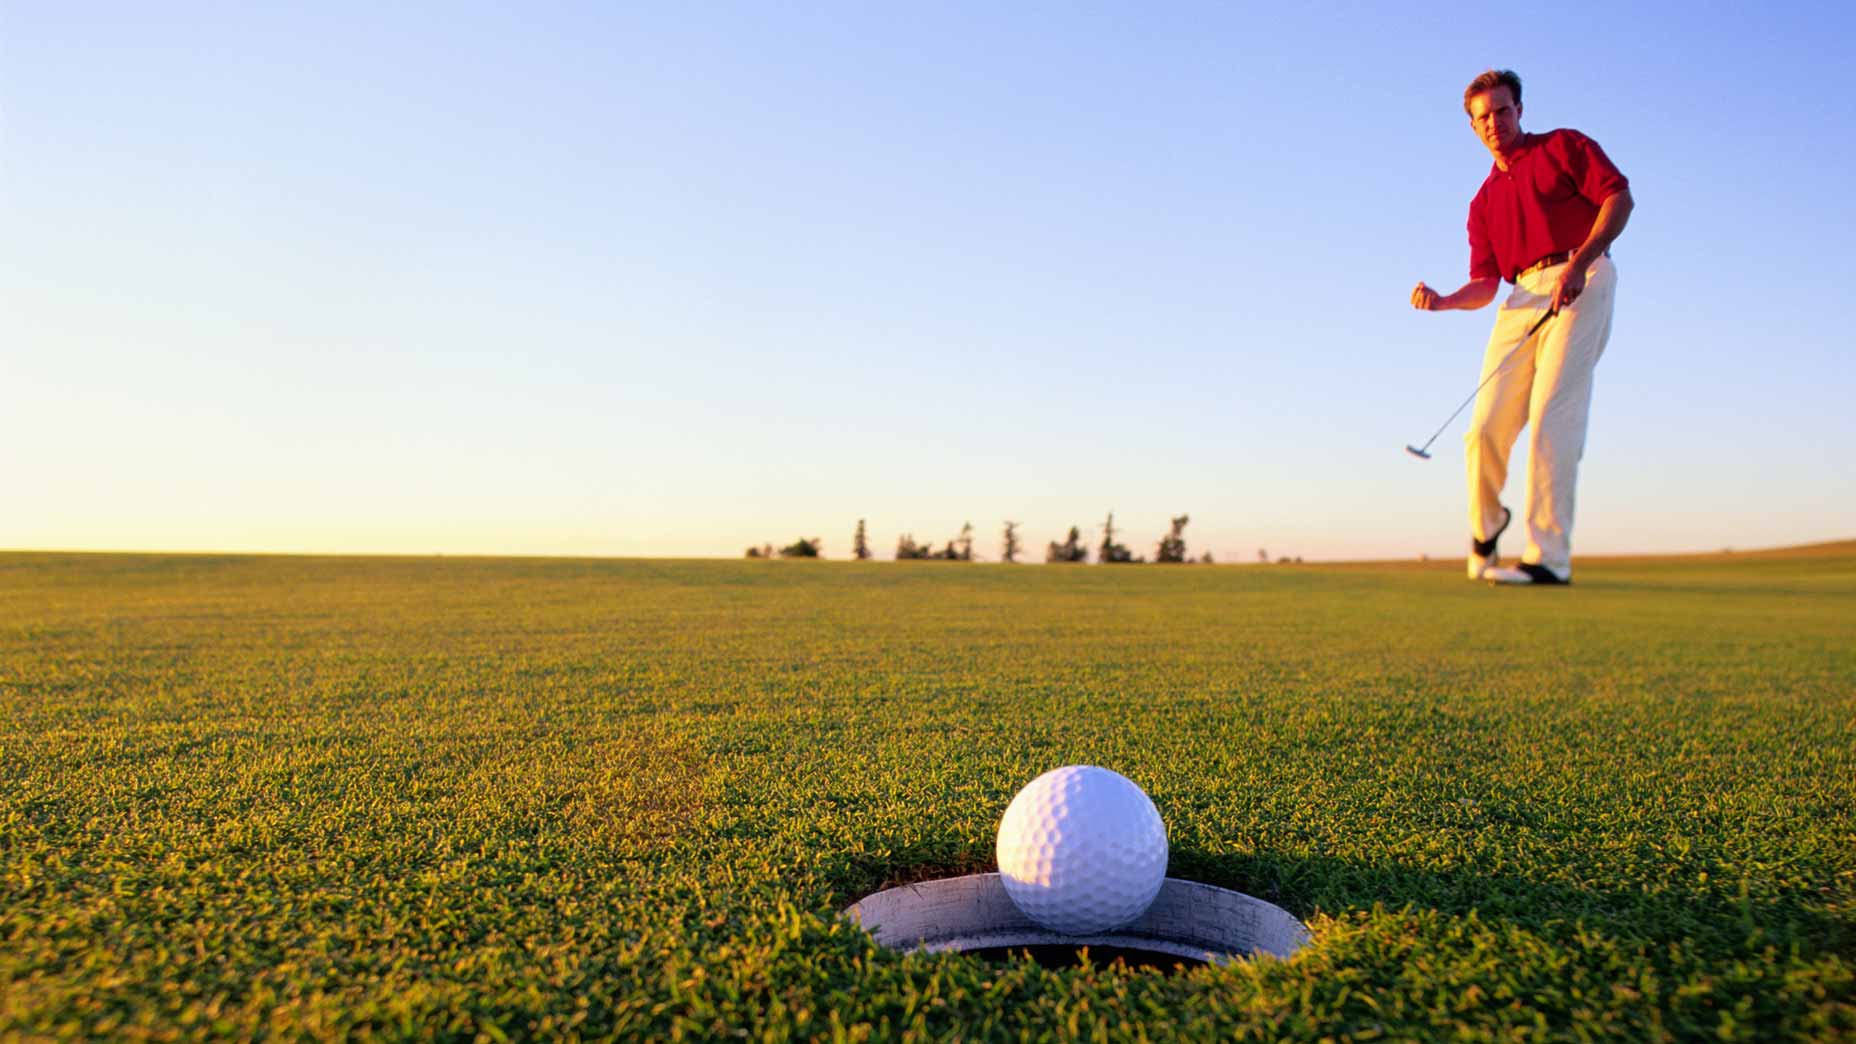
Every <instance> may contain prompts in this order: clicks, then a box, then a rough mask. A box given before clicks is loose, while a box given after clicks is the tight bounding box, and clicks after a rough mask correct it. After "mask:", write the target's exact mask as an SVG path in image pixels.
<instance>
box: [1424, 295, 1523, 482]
mask: <svg viewBox="0 0 1856 1044" xmlns="http://www.w3.org/2000/svg"><path fill="white" fill-rule="evenodd" d="M1559 312H1560V310H1559V309H1557V308H1549V309H1547V312H1546V314H1545V315H1543V316H1541V317H1540V318H1539V319H1537V320H1535V322H1534V325H1533V326H1531V327H1529V328H1528V331H1527V333H1526V334H1524V335H1522V337H1521V343H1520V344H1517V345H1515V346H1514V348H1513V349H1511V350H1510V351H1509V352H1508V355H1507V357H1506V358H1504V359H1502V361H1501V363H1500V364H1499V365H1497V366H1496V367H1495V369H1493V370H1490V371H1489V375H1488V376H1487V377H1484V378H1483V379H1482V383H1481V384H1478V385H1476V390H1475V391H1473V392H1470V393H1469V398H1467V399H1464V400H1463V405H1462V406H1458V407H1457V408H1456V413H1452V414H1451V415H1450V416H1449V418H1448V419H1447V420H1445V421H1444V422H1443V423H1442V424H1440V425H1438V427H1437V430H1436V431H1434V432H1432V433H1431V437H1430V438H1428V439H1425V440H1424V445H1423V446H1422V447H1419V446H1413V445H1411V444H1409V443H1407V444H1406V446H1405V452H1406V453H1409V454H1411V455H1412V456H1414V457H1416V458H1418V459H1419V460H1430V459H1431V443H1433V442H1436V441H1437V436H1439V435H1442V434H1443V433H1444V429H1445V428H1448V427H1449V426H1450V421H1453V420H1456V418H1457V413H1462V412H1463V410H1464V408H1465V407H1467V406H1468V405H1469V404H1470V403H1472V402H1475V401H1476V396H1478V395H1481V394H1482V389H1483V388H1484V387H1486V386H1487V385H1488V383H1489V382H1490V381H1492V380H1494V379H1495V375H1496V374H1498V373H1500V372H1502V371H1503V370H1505V369H1507V368H1508V364H1509V363H1510V362H1512V361H1513V360H1514V356H1515V353H1516V352H1519V351H1520V350H1521V349H1522V348H1525V347H1526V346H1527V342H1529V341H1531V340H1533V339H1534V335H1535V334H1536V333H1539V332H1540V328H1541V327H1543V326H1545V325H1547V320H1548V319H1551V318H1553V317H1554V316H1556V315H1558V314H1559Z"/></svg>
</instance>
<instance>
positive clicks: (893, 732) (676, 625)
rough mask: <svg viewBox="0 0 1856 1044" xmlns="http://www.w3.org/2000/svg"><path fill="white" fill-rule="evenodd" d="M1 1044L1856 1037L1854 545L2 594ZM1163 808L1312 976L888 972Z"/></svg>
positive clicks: (429, 577) (733, 567)
mask: <svg viewBox="0 0 1856 1044" xmlns="http://www.w3.org/2000/svg"><path fill="white" fill-rule="evenodd" d="M0 708H3V709H4V713H3V714H0V1039H15V1038H20V1039H31V1038H38V1037H54V1038H55V1037H63V1038H77V1037H111V1038H118V1039H173V1038H194V1039H203V1038H226V1037H252V1036H279V1037H290V1038H294V1037H324V1038H334V1037H379V1038H402V1037H432V1038H447V1039H456V1040H471V1039H477V1040H499V1039H504V1038H523V1037H536V1036H550V1037H552V1036H560V1037H619V1038H631V1039H645V1038H650V1039H701V1038H724V1039H741V1038H743V1037H745V1038H746V1039H753V1040H781V1039H791V1038H808V1037H819V1038H832V1039H853V1040H854V1039H932V1038H950V1037H967V1038H976V1039H1130V1038H1131V1039H1141V1038H1150V1039H1171V1038H1176V1037H1183V1038H1197V1039H1216V1040H1255V1041H1267V1040H1308V1041H1316V1040H1336V1041H1341V1040H1357V1041H1366V1040H1382V1039H1392V1040H1397V1039H1414V1038H1415V1039H1436V1040H1568V1041H1573V1040H1590V1039H1604V1038H1611V1039H1619V1038H1630V1039H1642V1040H1659V1039H1687V1040H1703V1039H1705V1040H1755V1041H1773V1040H1838V1039H1843V1040H1847V1039H1852V1038H1853V1037H1856V548H1851V547H1848V546H1834V547H1826V548H1821V549H1817V550H1815V551H1813V552H1812V553H1810V554H1803V555H1793V556H1778V555H1728V556H1707V557H1690V558H1683V559H1669V560H1656V559H1641V560H1615V561H1598V560H1594V561H1592V562H1589V563H1587V564H1586V565H1584V566H1582V567H1581V570H1580V573H1579V582H1578V585H1577V586H1575V587H1573V588H1571V589H1569V590H1562V591H1515V590H1493V589H1489V588H1486V587H1483V586H1481V585H1475V584H1469V583H1466V582H1464V581H1462V580H1461V579H1459V578H1458V576H1457V572H1456V566H1455V564H1454V563H1452V564H1450V565H1449V566H1447V567H1446V566H1444V565H1438V566H1434V567H1427V568H1417V567H1413V566H1410V565H1399V566H1391V565H1386V566H1375V565H1346V566H1306V567H1291V566H1272V567H1243V568H1224V567H1221V568H1211V569H1207V568H1177V569H1168V568H1160V567H1153V566H1148V567H1133V568H1128V569H1115V568H1106V567H1077V568H1063V567H1050V568H1045V567H1035V568H1033V567H1009V566H989V565H957V564H951V563H949V564H943V563H922V564H914V563H909V564H896V563H882V564H851V563H832V562H824V563H799V562H766V563H754V562H668V561H569V560H490V559H481V560H478V559H334V558H260V557H211V556H104V555H49V554H8V555H0ZM1073 762H1093V763H1098V764H1103V765H1107V766H1110V767H1113V768H1115V769H1117V770H1118V771H1121V772H1123V773H1125V774H1127V775H1129V776H1130V777H1132V778H1134V779H1135V780H1136V781H1138V782H1140V783H1141V784H1142V785H1143V786H1145V787H1146V788H1147V790H1148V791H1149V793H1150V794H1151V795H1152V796H1153V798H1154V800H1155V802H1156V804H1157V805H1158V806H1159V808H1160V810H1161V812H1162V814H1163V816H1164V817H1165V818H1166V821H1167V825H1168V829H1169V833H1170V836H1171V843H1172V853H1173V854H1172V864H1171V868H1170V872H1171V873H1172V874H1173V875H1174V876H1182V877H1188V878H1192V879H1196V880H1201V881H1207V882H1210V883H1213V884H1218V885H1223V886H1226V887H1231V888H1236V889H1239V890H1241V891H1245V892H1249V893H1251V894H1255V895H1260V896H1263V897H1265V898H1268V899H1270V900H1272V901H1274V902H1277V903H1279V904H1281V905H1283V906H1285V907H1287V908H1288V909H1289V910H1291V911H1292V912H1294V913H1295V914H1297V915H1298V916H1300V917H1303V918H1304V919H1305V920H1306V921H1308V923H1309V925H1310V928H1311V931H1312V932H1313V935H1314V940H1315V941H1314V945H1313V946H1312V947H1311V948H1310V949H1308V950H1306V951H1304V952H1303V953H1302V954H1301V955H1299V956H1297V957H1296V958H1294V959H1293V960H1289V961H1274V960H1259V961H1255V962H1248V963H1243V964H1238V965H1233V966H1227V967H1217V968H1202V969H1198V970H1195V971H1191V972H1188V973H1186V974H1181V975H1167V974H1162V973H1158V972H1154V971H1149V970H1140V969H1133V970H1130V969H1127V968H1124V967H1119V966H1106V967H1104V966H1094V967H1087V968H1080V969H1071V970H1049V969H1044V968H1040V967H1039V966H1037V965H1036V964H1034V963H1030V962H1023V961H1021V962H1018V963H1013V964H1007V965H1000V964H996V963H990V962H986V961H982V960H979V959H977V958H972V957H965V956H958V955H943V956H927V955H904V954H899V953H893V952H890V951H886V950H883V949H881V948H879V947H876V946H875V945H873V944H872V942H871V941H870V940H869V938H868V936H866V935H864V934H863V933H862V932H861V931H859V930H857V929H855V928H853V927H851V926H849V925H847V924H845V923H843V922H842V921H840V920H839V919H838V918H837V917H836V916H835V911H837V910H838V909H840V908H841V907H842V906H844V905H845V904H847V903H849V902H850V901H852V900H854V899H856V898H858V897H859V896H861V895H864V894H867V893H868V892H870V891H873V890H875V889H877V888H879V887H882V886H884V885H885V884H888V883H894V882H898V881H907V880H915V879H921V878H925V877H934V876H941V875H945V874H954V873H965V872H973V871H980V870H984V869H987V868H989V866H990V865H991V861H992V857H991V848H992V841H993V832H994V829H995V827H996V823H997V819H998V816H999V815H1000V814H1001V812H1002V811H1003V809H1004V807H1005V804H1006V802H1007V801H1008V800H1009V799H1010V797H1011V795H1012V794H1013V793H1014V791H1015V790H1016V789H1017V788H1018V787H1019V786H1020V785H1022V784H1023V783H1025V782H1026V781H1028V780H1030V779H1031V778H1032V777H1033V776H1035V775H1037V774H1038V773H1039V772H1041V771H1043V770H1044V769H1047V768H1051V767H1054V766H1056V765H1060V764H1065V763H1073Z"/></svg>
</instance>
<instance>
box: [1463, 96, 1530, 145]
mask: <svg viewBox="0 0 1856 1044" xmlns="http://www.w3.org/2000/svg"><path fill="white" fill-rule="evenodd" d="M1469 125H1470V126H1471V127H1473V128H1475V131H1476V137H1478V138H1481V139H1482V143H1483V144H1484V145H1487V146H1488V147H1489V151H1490V152H1507V151H1509V150H1510V149H1512V148H1513V147H1514V146H1515V145H1516V144H1517V143H1518V142H1519V141H1520V140H1521V106H1520V105H1519V104H1518V103H1516V102H1515V100H1514V92H1512V91H1510V90H1509V89H1508V88H1506V87H1496V88H1494V89H1492V90H1487V91H1483V92H1482V93H1481V94H1478V95H1476V96H1475V97H1473V98H1471V99H1469Z"/></svg>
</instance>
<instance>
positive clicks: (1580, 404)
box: [1411, 69, 1632, 584]
mask: <svg viewBox="0 0 1856 1044" xmlns="http://www.w3.org/2000/svg"><path fill="white" fill-rule="evenodd" d="M1463 109H1464V111H1466V112H1468V113H1469V124H1470V127H1471V129H1473V130H1474V131H1475V132H1476V136H1477V137H1479V138H1481V139H1482V143H1483V144H1484V145H1486V146H1488V149H1489V154H1490V155H1492V156H1494V157H1495V165H1494V167H1493V168H1491V169H1490V171H1489V176H1488V177H1487V178H1486V179H1484V180H1483V182H1482V188H1481V190H1480V191H1478V192H1477V193H1476V198H1475V199H1473V200H1471V201H1470V204H1469V282H1467V283H1465V284H1463V286H1462V288H1461V289H1459V290H1457V291H1456V292H1454V293H1449V294H1440V293H1438V292H1437V291H1435V290H1433V289H1431V288H1430V287H1428V286H1426V285H1424V284H1423V283H1419V284H1418V286H1417V288H1416V289H1415V290H1413V291H1412V292H1411V303H1412V305H1413V306H1414V307H1416V308H1421V309H1423V310H1425V311H1442V310H1444V309H1449V308H1462V309H1473V308H1481V307H1482V306H1483V305H1486V304H1488V303H1489V302H1490V301H1493V300H1494V299H1495V294H1496V291H1497V290H1498V289H1500V287H1501V284H1502V282H1503V281H1504V280H1506V281H1507V282H1509V283H1512V284H1514V289H1513V290H1511V291H1509V293H1508V297H1507V299H1506V300H1504V301H1503V302H1502V305H1501V309H1500V311H1499V312H1498V314H1497V315H1496V317H1495V330H1494V332H1493V333H1491V334H1490V335H1489V347H1488V350H1487V351H1486V352H1485V353H1484V354H1483V359H1482V376H1483V377H1484V378H1491V376H1492V379H1489V381H1488V383H1487V384H1486V385H1485V386H1484V387H1483V389H1482V391H1481V393H1480V394H1479V395H1478V396H1477V398H1476V412H1475V414H1474V416H1473V418H1472V419H1471V421H1470V425H1469V434H1467V435H1466V436H1464V443H1465V445H1466V447H1467V454H1466V456H1467V464H1468V471H1469V537H1470V552H1469V577H1470V579H1472V580H1477V579H1486V580H1490V581H1493V582H1495V583H1501V584H1568V583H1571V582H1572V511H1573V487H1574V485H1575V484H1576V483H1577V481H1578V478H1579V458H1580V456H1581V455H1583V454H1584V452H1585V421H1586V414H1587V413H1588V412H1589V411H1590V409H1591V405H1592V370H1593V368H1594V367H1596V366H1597V365H1598V357H1599V356H1601V355H1603V354H1604V352H1605V342H1606V341H1607V340H1609V339H1610V337H1611V303H1612V298H1613V296H1614V294H1615V292H1616V289H1617V270H1616V269H1615V268H1614V267H1613V266H1612V264H1611V258H1610V257H1609V255H1608V252H1609V250H1610V247H1611V241H1612V240H1614V239H1616V238H1617V237H1618V233H1620V232H1623V231H1624V223H1625V222H1626V221H1628V220H1629V219H1630V212H1631V207H1632V201H1631V196H1630V182H1628V181H1627V180H1625V178H1624V175H1623V174H1620V173H1619V172H1618V169H1617V167H1615V166H1613V165H1612V163H1611V160H1610V159H1609V158H1607V157H1606V156H1605V153H1604V150H1603V149H1600V148H1599V147H1598V143H1597V142H1595V141H1593V140H1592V139H1590V138H1588V137H1586V136H1585V135H1583V134H1580V133H1579V132H1578V131H1574V130H1553V131H1548V132H1546V133H1545V134H1528V133H1525V132H1523V131H1522V130H1521V78H1520V77H1519V76H1516V75H1515V74H1514V73H1513V72H1511V71H1509V70H1506V69H1503V70H1494V69H1491V70H1490V71H1488V72H1485V73H1483V74H1482V75H1481V76H1478V77H1476V78H1475V79H1474V80H1472V81H1470V84H1469V89H1468V90H1466V91H1464V92H1463ZM1550 311H1551V312H1553V313H1554V314H1553V316H1552V318H1550V319H1548V320H1547V321H1546V322H1545V324H1544V325H1541V326H1540V327H1539V332H1538V333H1536V334H1534V335H1533V336H1532V337H1531V338H1530V337H1529V336H1528V331H1529V329H1530V328H1532V327H1534V326H1535V323H1536V320H1538V319H1540V318H1541V317H1542V316H1543V315H1545V314H1547V313H1548V312H1550ZM1523 427H1527V428H1529V429H1530V435H1529V440H1530V441H1529V442H1528V475H1527V499H1526V502H1525V504H1524V506H1523V507H1524V510H1525V512H1526V518H1525V519H1524V521H1525V522H1526V526H1527V548H1526V550H1524V551H1523V552H1522V553H1521V562H1520V566H1519V568H1504V567H1502V566H1501V565H1500V564H1499V559H1498V557H1497V555H1496V550H1495V542H1496V540H1497V539H1499V538H1500V537H1501V535H1502V531H1503V530H1505V529H1507V528H1508V523H1509V521H1510V520H1511V518H1512V515H1511V514H1510V512H1509V511H1508V509H1507V508H1505V507H1503V506H1502V502H1501V493H1502V487H1503V485H1505V484H1506V483H1507V480H1508V454H1509V451H1511V450H1512V449H1513V448H1514V443H1515V439H1516V438H1518V437H1519V436H1520V434H1521V429H1522V428H1523Z"/></svg>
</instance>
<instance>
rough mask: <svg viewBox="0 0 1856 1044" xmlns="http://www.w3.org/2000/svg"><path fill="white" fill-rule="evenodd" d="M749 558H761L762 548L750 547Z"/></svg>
mask: <svg viewBox="0 0 1856 1044" xmlns="http://www.w3.org/2000/svg"><path fill="white" fill-rule="evenodd" d="M748 557H749V558H759V557H761V553H760V548H758V547H750V548H748Z"/></svg>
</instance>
